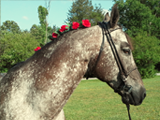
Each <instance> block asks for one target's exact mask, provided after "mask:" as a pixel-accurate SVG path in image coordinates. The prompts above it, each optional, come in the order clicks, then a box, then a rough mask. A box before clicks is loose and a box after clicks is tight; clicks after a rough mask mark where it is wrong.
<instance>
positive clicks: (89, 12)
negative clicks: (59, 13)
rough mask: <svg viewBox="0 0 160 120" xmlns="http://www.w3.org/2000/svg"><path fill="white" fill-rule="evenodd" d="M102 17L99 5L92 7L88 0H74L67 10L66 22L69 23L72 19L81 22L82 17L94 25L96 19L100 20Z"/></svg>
mask: <svg viewBox="0 0 160 120" xmlns="http://www.w3.org/2000/svg"><path fill="white" fill-rule="evenodd" d="M103 17H104V15H103V10H102V8H101V6H100V5H99V6H96V7H95V8H94V7H93V6H92V1H90V0H75V1H74V2H73V3H72V6H71V9H70V10H69V11H68V17H67V20H66V22H69V23H70V24H71V23H72V22H74V21H76V22H79V23H81V21H82V20H83V19H89V21H90V22H91V25H92V26H94V25H96V24H97V22H98V21H102V19H103Z"/></svg>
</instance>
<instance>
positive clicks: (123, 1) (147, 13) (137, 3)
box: [114, 0, 160, 39]
mask: <svg viewBox="0 0 160 120" xmlns="http://www.w3.org/2000/svg"><path fill="white" fill-rule="evenodd" d="M114 1H115V3H117V4H118V9H119V12H120V20H119V23H120V25H122V26H123V27H124V29H125V30H126V31H128V30H131V31H132V34H131V36H136V35H137V34H138V33H139V31H140V30H143V31H147V33H148V34H149V35H152V36H156V37H157V38H159V39H160V34H159V30H158V29H160V22H159V21H160V18H159V16H160V2H159V0H134V1H133V0H114Z"/></svg>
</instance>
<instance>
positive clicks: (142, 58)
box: [132, 31, 160, 78]
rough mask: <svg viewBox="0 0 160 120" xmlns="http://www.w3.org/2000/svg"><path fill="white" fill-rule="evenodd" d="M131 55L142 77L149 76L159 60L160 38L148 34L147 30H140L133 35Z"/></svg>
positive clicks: (152, 74)
mask: <svg viewBox="0 0 160 120" xmlns="http://www.w3.org/2000/svg"><path fill="white" fill-rule="evenodd" d="M132 39H133V43H134V49H135V50H134V51H133V56H134V59H135V62H136V64H137V66H138V69H139V71H140V73H141V76H142V77H143V78H151V77H154V76H155V74H156V72H157V71H156V70H155V65H156V64H157V63H158V62H159V61H160V56H159V53H160V47H159V44H160V40H158V39H157V38H156V37H155V36H148V35H147V32H144V31H140V32H139V33H138V35H137V36H136V37H133V38H132Z"/></svg>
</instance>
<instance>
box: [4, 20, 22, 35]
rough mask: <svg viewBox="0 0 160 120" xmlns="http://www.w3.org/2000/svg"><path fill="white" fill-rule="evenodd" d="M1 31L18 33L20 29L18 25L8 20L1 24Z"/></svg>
mask: <svg viewBox="0 0 160 120" xmlns="http://www.w3.org/2000/svg"><path fill="white" fill-rule="evenodd" d="M1 30H6V31H8V32H12V33H20V28H19V26H18V24H17V23H16V22H14V21H10V20H6V21H5V22H3V25H2V26H1Z"/></svg>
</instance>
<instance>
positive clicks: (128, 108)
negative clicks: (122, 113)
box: [126, 104, 132, 120]
mask: <svg viewBox="0 0 160 120" xmlns="http://www.w3.org/2000/svg"><path fill="white" fill-rule="evenodd" d="M126 107H127V111H128V117H129V120H132V119H131V115H130V112H129V110H130V105H129V104H126Z"/></svg>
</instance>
